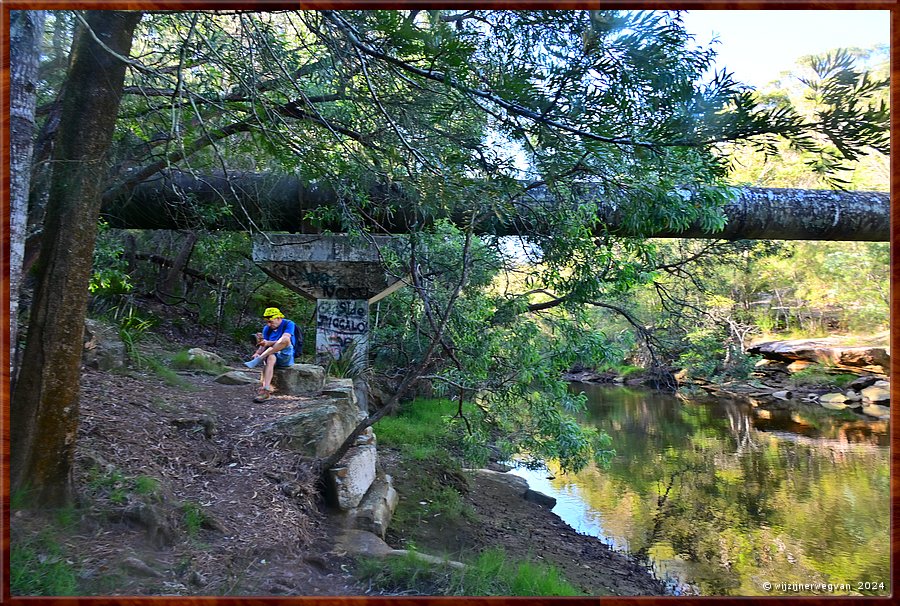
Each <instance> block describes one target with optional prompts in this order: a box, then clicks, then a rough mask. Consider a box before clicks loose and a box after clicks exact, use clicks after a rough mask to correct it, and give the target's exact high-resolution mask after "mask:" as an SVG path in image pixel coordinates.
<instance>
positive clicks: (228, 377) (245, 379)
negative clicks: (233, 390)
mask: <svg viewBox="0 0 900 606" xmlns="http://www.w3.org/2000/svg"><path fill="white" fill-rule="evenodd" d="M214 381H215V382H216V383H221V384H222V385H252V384H253V383H259V376H258V375H251V374H248V373H246V372H242V371H240V370H232V371H230V372H226V373H225V374H221V375H219V376H218V377H216V378H215V379H214Z"/></svg>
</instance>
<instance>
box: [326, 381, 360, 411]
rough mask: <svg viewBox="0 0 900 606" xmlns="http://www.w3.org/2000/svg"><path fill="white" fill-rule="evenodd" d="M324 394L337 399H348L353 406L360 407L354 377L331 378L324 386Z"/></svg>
mask: <svg viewBox="0 0 900 606" xmlns="http://www.w3.org/2000/svg"><path fill="white" fill-rule="evenodd" d="M322 395H323V396H326V397H329V398H334V399H336V400H339V399H344V400H348V401H349V402H351V403H352V404H353V406H356V407H357V408H358V407H359V403H358V401H357V398H356V390H355V389H354V388H353V379H331V380H330V381H328V383H327V384H325V386H324V387H323V388H322Z"/></svg>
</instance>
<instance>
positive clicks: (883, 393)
mask: <svg viewBox="0 0 900 606" xmlns="http://www.w3.org/2000/svg"><path fill="white" fill-rule="evenodd" d="M860 394H861V395H862V397H863V401H865V402H884V401H886V400H890V399H891V392H890V390H888V389H885V388H884V387H879V386H877V385H872V386H871V387H866V388H865V389H863V390H862V391H861V392H860Z"/></svg>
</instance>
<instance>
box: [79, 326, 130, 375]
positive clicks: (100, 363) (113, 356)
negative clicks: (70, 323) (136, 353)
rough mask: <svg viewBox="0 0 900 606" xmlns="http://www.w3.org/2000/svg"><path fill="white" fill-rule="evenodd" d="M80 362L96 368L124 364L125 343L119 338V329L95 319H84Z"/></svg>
mask: <svg viewBox="0 0 900 606" xmlns="http://www.w3.org/2000/svg"><path fill="white" fill-rule="evenodd" d="M81 363H82V364H84V365H85V366H87V367H89V368H96V369H97V370H112V369H114V368H122V367H123V366H125V344H124V343H122V339H120V338H119V331H118V330H116V329H115V328H114V327H112V326H108V325H106V324H103V323H101V322H98V321H96V320H90V319H86V320H85V321H84V351H83V352H82V355H81Z"/></svg>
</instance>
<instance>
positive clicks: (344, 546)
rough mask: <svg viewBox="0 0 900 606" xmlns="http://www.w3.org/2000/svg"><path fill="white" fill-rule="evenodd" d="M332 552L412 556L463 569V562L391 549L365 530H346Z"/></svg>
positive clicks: (431, 562) (376, 555) (379, 555)
mask: <svg viewBox="0 0 900 606" xmlns="http://www.w3.org/2000/svg"><path fill="white" fill-rule="evenodd" d="M334 553H337V554H340V555H344V554H346V553H352V554H355V555H366V556H374V557H389V556H390V557H414V558H416V559H417V560H422V561H423V562H428V563H429V564H438V565H445V566H450V567H451V568H457V569H460V570H461V569H464V568H465V567H466V565H465V564H463V563H461V562H456V561H453V560H447V559H444V558H439V557H437V556H433V555H428V554H427V553H420V552H418V551H407V550H406V549H392V548H391V546H390V545H388V544H387V543H385V542H384V540H382V539H381V538H380V537H378V536H377V535H375V534H374V533H371V532H368V531H366V530H347V531H345V532H344V534H342V535H341V536H339V537H338V538H337V540H336V541H335V549H334Z"/></svg>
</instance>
